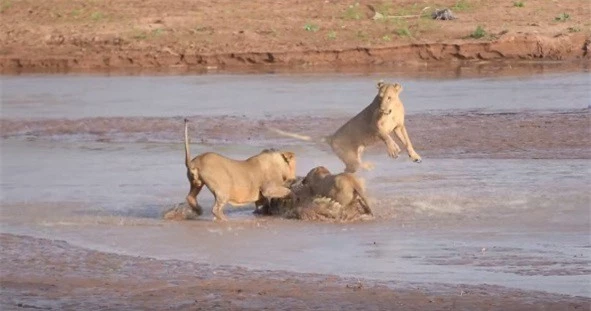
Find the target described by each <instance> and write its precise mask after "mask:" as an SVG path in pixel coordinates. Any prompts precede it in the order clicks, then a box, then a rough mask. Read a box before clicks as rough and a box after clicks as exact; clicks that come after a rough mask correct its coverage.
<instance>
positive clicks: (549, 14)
mask: <svg viewBox="0 0 591 311" xmlns="http://www.w3.org/2000/svg"><path fill="white" fill-rule="evenodd" d="M446 7H447V8H450V9H451V10H452V11H453V13H454V14H455V15H456V17H457V19H455V20H451V21H436V20H433V19H431V18H430V13H432V12H433V10H435V9H436V8H446ZM376 12H377V13H379V14H381V15H382V18H380V19H374V18H373V17H374V16H376ZM0 17H1V18H0V70H1V71H2V72H4V73H13V72H20V71H46V72H63V71H86V72H88V71H99V70H126V69H138V68H140V69H148V70H154V69H160V70H162V69H164V70H187V69H188V70H192V71H199V70H204V71H207V70H230V71H235V70H243V69H244V68H252V67H257V68H259V67H262V68H263V69H265V68H269V67H290V68H293V67H314V68H322V67H328V68H335V67H344V68H347V67H354V66H400V65H405V66H415V67H416V66H423V65H424V64H427V63H458V62H460V63H461V62H466V61H468V62H471V61H477V62H482V61H492V60H540V59H541V60H569V61H580V60H584V61H588V60H589V58H590V57H591V55H590V53H589V49H590V45H589V44H590V42H591V41H590V38H591V22H590V20H591V19H590V18H589V17H591V5H590V4H589V2H588V1H587V0H572V1H558V0H539V1H527V0H525V1H484V0H438V1H433V0H423V1H408V0H394V1H376V0H374V1H357V2H356V1H334V0H325V1H318V0H299V1H276V0H263V1H256V2H253V1H232V0H222V1H205V0H179V1H173V2H170V1H156V0H145V1H138V0H118V1H112V0H108V1H85V0H47V1H33V0H0ZM478 27H480V28H478Z"/></svg>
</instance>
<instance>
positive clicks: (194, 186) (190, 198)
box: [186, 182, 203, 215]
mask: <svg viewBox="0 0 591 311" xmlns="http://www.w3.org/2000/svg"><path fill="white" fill-rule="evenodd" d="M201 188H203V184H202V183H201V182H196V183H191V189H190V190H189V194H187V198H186V200H187V204H189V207H191V209H192V210H193V211H194V212H195V213H197V214H198V215H201V214H203V209H202V208H201V206H200V205H199V203H197V195H199V192H200V191H201Z"/></svg>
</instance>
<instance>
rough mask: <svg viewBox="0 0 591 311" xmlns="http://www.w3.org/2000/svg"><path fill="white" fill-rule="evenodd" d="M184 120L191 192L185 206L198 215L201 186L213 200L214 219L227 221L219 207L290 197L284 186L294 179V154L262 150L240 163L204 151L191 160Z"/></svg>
mask: <svg viewBox="0 0 591 311" xmlns="http://www.w3.org/2000/svg"><path fill="white" fill-rule="evenodd" d="M188 122H189V121H188V120H187V119H185V165H186V167H187V178H188V179H189V184H190V185H191V189H190V190H189V194H188V195H187V198H186V199H187V203H188V204H189V206H190V207H191V208H192V209H193V210H194V211H195V212H197V213H198V214H201V213H202V210H201V207H200V206H199V205H198V204H197V195H198V194H199V192H200V191H201V188H203V186H204V185H205V186H206V187H207V189H209V191H211V193H212V194H213V196H214V198H215V203H214V205H213V207H212V212H213V215H214V220H221V221H225V220H227V218H226V216H225V215H224V211H223V208H224V206H225V205H226V203H230V204H231V205H233V206H240V205H246V204H249V203H255V205H256V206H257V207H258V206H259V205H262V204H263V203H264V200H267V199H271V198H284V197H286V196H288V195H289V196H292V200H293V199H295V198H294V197H293V193H292V192H291V190H290V189H289V188H287V187H285V186H284V185H285V184H286V183H288V182H289V181H292V180H295V179H296V173H295V171H296V159H295V154H294V153H293V152H289V151H283V152H282V151H276V150H273V149H271V150H267V149H265V150H263V151H262V152H261V153H259V154H257V155H255V156H252V157H250V158H248V159H246V160H244V161H239V160H233V159H229V158H226V157H224V156H222V155H220V154H217V153H214V152H206V153H203V154H201V155H198V156H196V157H195V158H193V159H192V160H191V155H190V151H189V134H188Z"/></svg>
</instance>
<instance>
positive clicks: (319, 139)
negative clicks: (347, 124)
mask: <svg viewBox="0 0 591 311" xmlns="http://www.w3.org/2000/svg"><path fill="white" fill-rule="evenodd" d="M267 129H269V130H270V131H272V132H275V133H277V134H279V135H281V136H286V137H291V138H295V139H299V140H304V141H314V142H321V143H325V142H327V138H326V137H320V138H315V137H311V136H307V135H301V134H297V133H290V132H286V131H283V130H280V129H277V128H274V127H269V126H267Z"/></svg>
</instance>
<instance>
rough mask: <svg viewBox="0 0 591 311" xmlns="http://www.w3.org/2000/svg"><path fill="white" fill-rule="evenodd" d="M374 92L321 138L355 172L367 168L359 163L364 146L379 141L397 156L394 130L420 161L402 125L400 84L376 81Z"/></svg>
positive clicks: (391, 155) (367, 165)
mask: <svg viewBox="0 0 591 311" xmlns="http://www.w3.org/2000/svg"><path fill="white" fill-rule="evenodd" d="M377 88H378V94H377V95H376V97H375V98H374V99H373V101H372V103H371V104H369V106H367V107H365V109H363V110H362V111H361V112H360V113H358V114H357V115H356V116H354V117H353V118H352V119H350V120H349V121H348V122H347V123H345V124H344V125H343V126H341V127H340V128H339V129H338V130H337V131H336V132H335V133H334V134H332V135H330V136H327V137H325V138H323V139H320V140H321V141H325V142H328V144H329V145H330V147H331V148H332V150H333V152H334V153H335V154H336V155H337V156H338V157H339V159H341V161H343V163H345V166H346V167H345V172H348V173H355V172H356V171H357V170H358V169H359V168H360V167H361V168H364V169H371V168H373V165H372V164H371V163H363V162H362V161H361V155H362V153H363V151H364V149H365V147H367V146H370V145H373V144H375V143H376V142H378V141H380V140H381V141H383V142H384V143H385V144H386V147H387V148H388V155H389V156H390V157H392V158H397V157H398V153H399V152H400V151H401V150H400V147H399V146H398V144H396V142H395V141H394V140H393V139H392V137H391V136H390V133H392V132H394V133H395V134H396V136H397V137H398V139H400V141H401V142H402V143H403V144H404V146H405V147H406V151H407V152H408V155H409V157H410V158H411V159H412V160H413V161H414V162H416V163H420V162H421V157H420V156H419V154H418V153H416V152H415V150H414V148H413V146H412V143H411V142H410V138H409V137H408V133H407V132H406V127H405V126H404V105H403V104H402V101H400V98H399V95H400V93H401V92H402V86H401V85H400V84H398V83H393V84H391V83H384V82H382V81H380V82H378V84H377ZM269 129H270V130H272V131H274V132H276V133H278V134H281V135H284V136H289V137H292V138H297V139H301V140H307V141H310V140H314V139H313V138H311V137H309V136H305V135H299V134H295V133H289V132H285V131H282V130H279V129H276V128H269Z"/></svg>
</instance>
